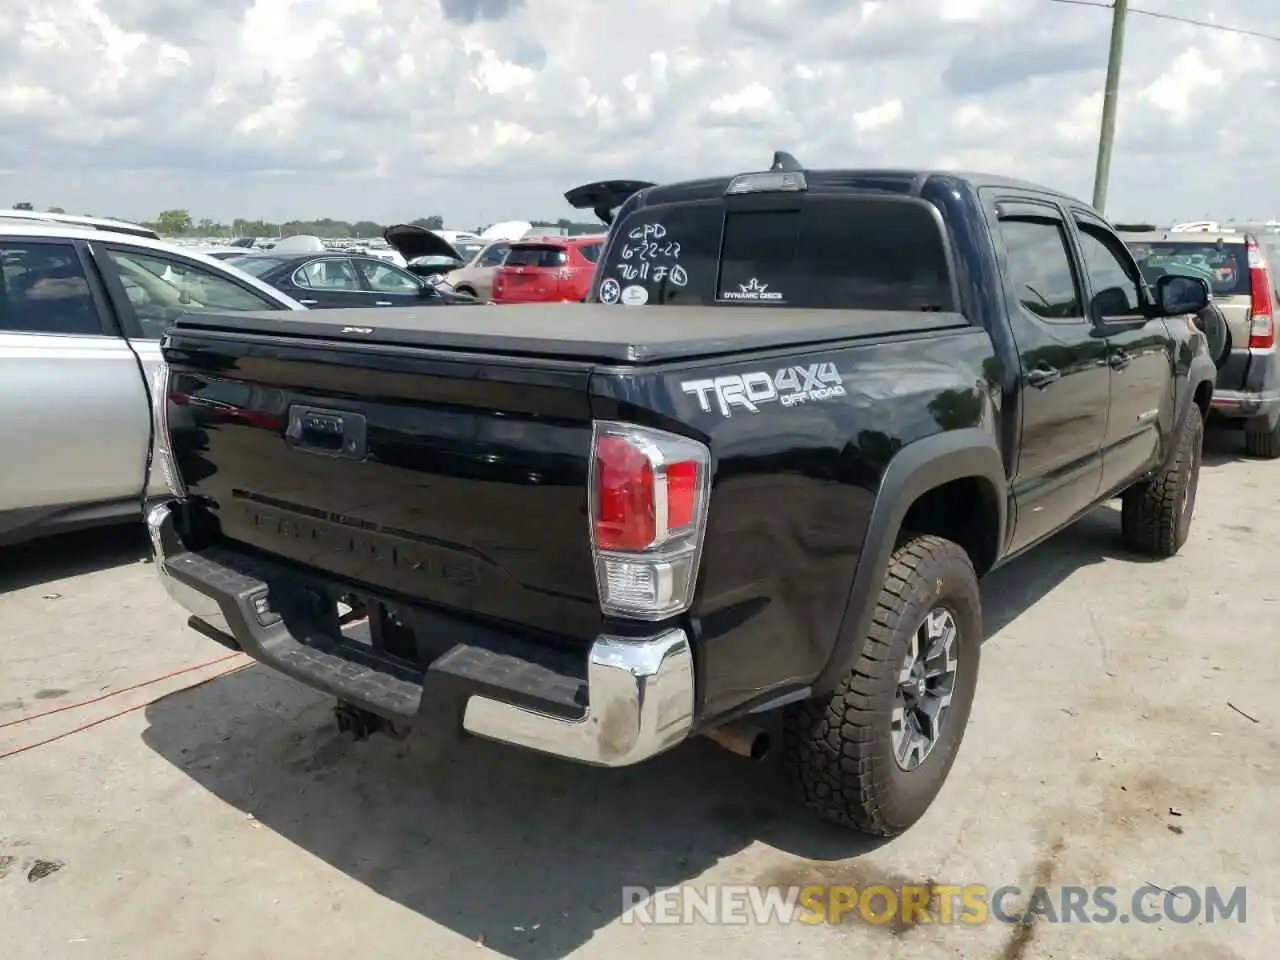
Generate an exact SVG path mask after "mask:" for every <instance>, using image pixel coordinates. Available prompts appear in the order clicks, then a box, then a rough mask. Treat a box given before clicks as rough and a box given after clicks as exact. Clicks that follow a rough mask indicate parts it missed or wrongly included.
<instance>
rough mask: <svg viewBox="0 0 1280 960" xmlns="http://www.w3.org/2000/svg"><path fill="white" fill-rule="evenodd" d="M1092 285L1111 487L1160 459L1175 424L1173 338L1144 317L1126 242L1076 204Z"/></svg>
mask: <svg viewBox="0 0 1280 960" xmlns="http://www.w3.org/2000/svg"><path fill="white" fill-rule="evenodd" d="M1073 215H1074V220H1075V227H1076V238H1077V241H1078V242H1079V244H1080V254H1081V259H1082V260H1083V262H1084V267H1085V275H1086V280H1087V283H1088V287H1089V316H1090V319H1091V320H1092V322H1093V324H1094V326H1095V328H1096V329H1097V332H1098V334H1099V335H1100V336H1102V337H1104V338H1105V340H1106V344H1107V364H1108V367H1109V371H1110V377H1111V390H1110V392H1111V404H1110V409H1109V411H1108V414H1107V433H1106V443H1105V445H1104V448H1103V461H1102V463H1103V466H1102V486H1103V489H1104V491H1107V492H1109V491H1112V490H1116V489H1118V488H1119V487H1121V486H1123V485H1125V484H1127V483H1128V482H1129V481H1130V480H1132V479H1133V478H1134V477H1136V476H1138V475H1140V474H1142V473H1144V472H1146V471H1147V470H1148V469H1149V468H1151V467H1153V466H1155V465H1156V464H1157V463H1159V462H1160V461H1161V458H1162V456H1163V454H1164V453H1165V452H1166V450H1165V446H1164V441H1165V438H1167V437H1169V435H1170V433H1171V432H1172V430H1173V405H1174V378H1173V340H1172V338H1171V337H1170V336H1169V330H1168V328H1167V327H1166V326H1165V321H1164V320H1163V319H1160V318H1157V319H1148V318H1147V316H1146V314H1145V312H1144V310H1143V307H1144V305H1145V302H1146V292H1145V284H1144V283H1143V282H1142V277H1141V274H1140V273H1139V272H1138V267H1137V264H1136V263H1135V262H1134V260H1133V257H1132V255H1130V253H1129V250H1128V248H1127V247H1125V245H1124V243H1123V242H1122V241H1121V240H1120V239H1119V238H1118V237H1117V236H1116V235H1115V234H1114V233H1112V231H1111V229H1110V228H1109V227H1107V226H1106V225H1105V224H1104V223H1102V222H1101V221H1100V220H1098V219H1097V218H1096V217H1095V216H1093V215H1092V214H1091V213H1088V212H1087V211H1084V210H1075V211H1073Z"/></svg>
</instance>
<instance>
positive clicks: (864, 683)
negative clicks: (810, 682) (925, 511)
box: [783, 536, 982, 837]
mask: <svg viewBox="0 0 1280 960" xmlns="http://www.w3.org/2000/svg"><path fill="white" fill-rule="evenodd" d="M981 649H982V610H981V601H980V599H979V596H978V579H977V576H976V575H975V574H974V570H973V565H972V563H970V561H969V556H968V554H966V553H965V551H964V550H963V549H961V548H960V547H959V546H957V545H956V544H954V543H952V542H951V541H949V540H943V539H942V538H940V537H931V536H925V537H916V538H914V539H912V540H909V541H908V542H907V543H905V544H904V545H903V546H901V547H899V548H898V550H897V551H896V552H895V553H894V554H893V557H892V559H891V560H890V562H889V570H888V573H887V575H886V576H885V581H884V585H883V587H882V588H881V591H880V596H879V598H878V599H877V601H876V609H875V615H874V617H873V619H872V624H871V630H870V632H869V633H868V635H867V639H866V642H865V644H864V646H863V649H862V653H861V655H860V656H859V657H858V660H857V662H856V663H855V664H854V667H853V670H852V671H851V672H850V673H849V675H848V677H847V678H845V680H844V681H843V682H842V683H841V684H840V686H839V687H838V688H837V689H836V690H835V691H834V692H833V693H832V694H831V695H830V696H828V697H824V698H820V699H815V700H809V701H805V702H803V703H800V704H795V705H793V706H791V707H789V708H788V709H787V710H786V712H785V713H784V718H783V762H784V764H785V765H786V769H787V772H788V775H789V777H790V779H791V780H792V781H793V783H794V785H795V787H796V788H797V790H798V792H799V794H800V797H801V799H802V800H803V802H804V803H805V805H806V806H808V807H809V808H810V809H812V810H814V811H815V812H816V813H817V814H818V815H819V816H821V817H823V818H824V819H827V820H830V821H832V822H834V823H838V824H840V825H842V826H845V827H849V828H852V829H854V830H858V831H861V832H863V833H868V834H872V835H874V836H880V837H892V836H896V835H897V834H899V833H902V832H903V831H904V830H906V829H907V828H908V827H910V826H911V825H912V824H914V823H915V822H916V821H917V820H919V819H920V817H922V816H923V815H924V813H925V811H926V810H928V809H929V806H930V804H932V803H933V801H934V798H935V797H937V795H938V793H939V791H940V790H941V789H942V785H943V783H945V782H946V779H947V775H948V774H949V773H950V771H951V765H952V763H953V762H954V761H955V758H956V753H957V751H958V750H959V748H960V741H961V739H962V738H963V737H964V731H965V727H966V726H967V725H968V722H969V710H970V708H971V706H972V705H973V695H974V690H975V688H976V684H977V679H978V661H979V657H980V653H981Z"/></svg>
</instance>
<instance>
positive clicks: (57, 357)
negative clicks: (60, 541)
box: [0, 235, 151, 534]
mask: <svg viewBox="0 0 1280 960" xmlns="http://www.w3.org/2000/svg"><path fill="white" fill-rule="evenodd" d="M0 273H2V277H0V280H2V281H3V282H0V410H3V411H4V412H3V414H2V415H0V448H2V449H3V450H4V467H3V470H0V534H2V533H3V532H4V531H5V529H6V528H7V527H11V526H16V525H24V524H25V522H30V521H31V520H34V519H35V518H36V516H38V514H39V513H40V512H48V513H52V512H56V511H57V510H58V509H59V508H67V507H71V506H74V505H81V504H89V503H101V504H103V505H106V504H108V503H112V502H115V503H119V502H123V501H128V500H130V499H132V498H136V497H139V496H140V495H141V493H142V486H143V480H144V477H145V475H146V464H147V450H148V447H149V445H150V442H151V418H150V407H149V405H148V400H147V391H146V387H145V385H144V383H143V379H142V373H141V371H140V370H139V368H138V361H137V359H136V358H135V357H134V355H133V352H132V351H131V350H130V349H129V345H128V344H127V343H126V342H125V340H124V338H123V337H122V336H121V335H120V331H119V330H118V329H117V328H116V327H115V324H114V320H113V318H112V315H111V312H110V310H109V308H108V305H107V298H106V293H105V291H104V290H103V289H102V286H101V284H100V283H99V281H98V278H97V276H96V274H95V272H94V271H93V269H92V267H91V264H90V261H89V257H88V251H87V249H86V248H85V246H84V244H83V243H81V242H79V241H72V240H62V239H35V238H32V237H5V236H3V235H0ZM13 511H23V513H22V514H17V513H13ZM6 514H9V516H7V517H6V516H5V515H6Z"/></svg>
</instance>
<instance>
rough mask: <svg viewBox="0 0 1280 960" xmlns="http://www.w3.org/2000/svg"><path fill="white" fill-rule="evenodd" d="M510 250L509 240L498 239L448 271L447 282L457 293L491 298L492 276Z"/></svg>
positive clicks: (484, 298) (479, 297) (485, 298)
mask: <svg viewBox="0 0 1280 960" xmlns="http://www.w3.org/2000/svg"><path fill="white" fill-rule="evenodd" d="M510 251H511V241H509V240H498V241H496V242H495V243H491V244H489V245H488V246H486V247H485V248H484V249H482V250H481V251H480V252H479V253H477V254H476V255H475V256H474V257H472V258H471V262H470V263H468V264H467V265H466V266H462V267H459V268H458V269H457V270H453V271H451V272H450V273H449V277H448V280H449V283H450V284H451V285H452V286H453V289H454V290H456V291H457V292H458V293H467V294H470V295H471V296H473V297H477V298H478V299H480V300H492V299H493V278H494V277H495V276H496V275H497V273H498V268H499V267H501V266H502V264H503V263H505V262H506V259H507V254H508V253H509V252H510Z"/></svg>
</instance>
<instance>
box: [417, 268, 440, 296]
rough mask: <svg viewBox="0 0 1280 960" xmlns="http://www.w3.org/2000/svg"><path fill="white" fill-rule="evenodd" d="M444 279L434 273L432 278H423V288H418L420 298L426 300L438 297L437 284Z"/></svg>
mask: <svg viewBox="0 0 1280 960" xmlns="http://www.w3.org/2000/svg"><path fill="white" fill-rule="evenodd" d="M443 279H444V277H443V276H441V275H440V274H438V273H433V274H431V275H430V276H426V277H423V278H422V286H421V287H419V288H418V296H419V297H422V298H423V299H424V300H427V299H430V298H431V297H434V296H435V295H436V284H438V283H439V282H440V281H441V280H443Z"/></svg>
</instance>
